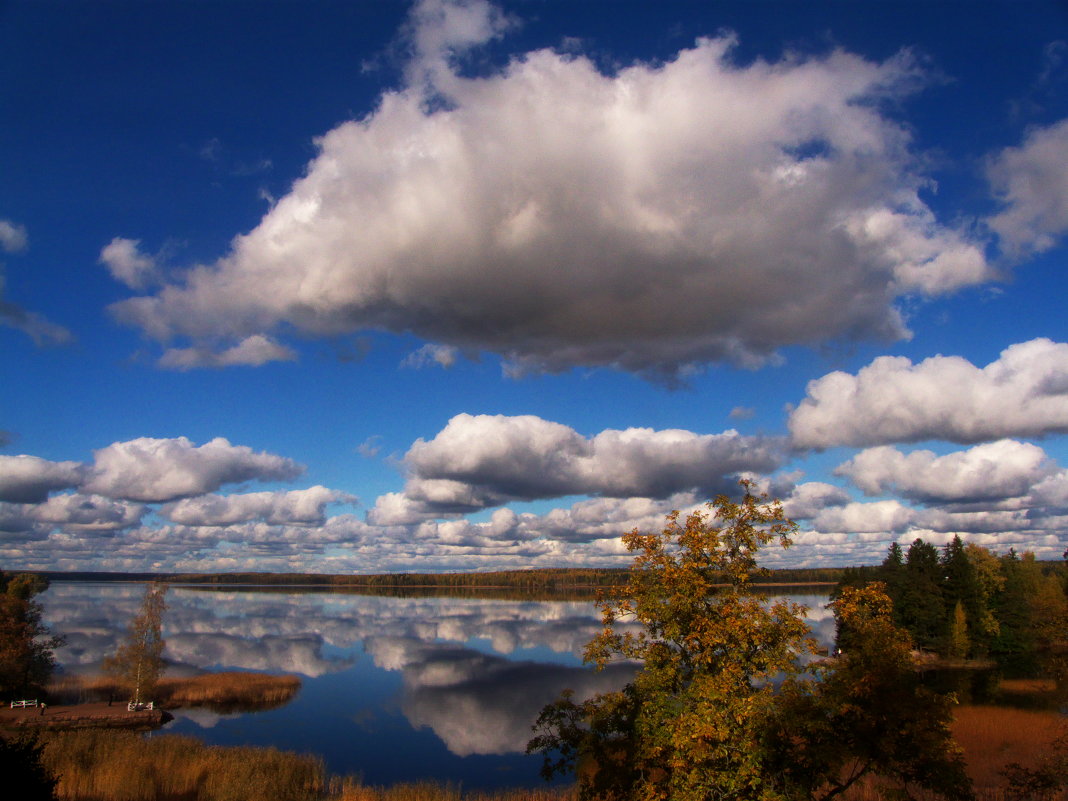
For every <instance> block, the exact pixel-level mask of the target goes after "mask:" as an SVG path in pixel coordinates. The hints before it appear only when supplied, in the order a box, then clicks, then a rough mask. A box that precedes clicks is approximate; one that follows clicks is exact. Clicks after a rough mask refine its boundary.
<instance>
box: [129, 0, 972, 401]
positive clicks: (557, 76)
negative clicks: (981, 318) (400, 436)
mask: <svg viewBox="0 0 1068 801" xmlns="http://www.w3.org/2000/svg"><path fill="white" fill-rule="evenodd" d="M506 27H507V25H506V21H504V20H503V18H501V17H500V15H499V14H498V13H497V12H495V11H494V10H493V9H492V7H490V6H488V5H487V4H485V3H476V2H469V3H454V2H439V1H437V0H435V2H426V3H422V4H420V5H419V6H418V7H417V9H416V11H415V12H414V15H413V22H412V27H411V31H410V36H411V38H412V40H413V45H412V49H413V52H414V55H413V62H412V63H413V69H412V71H410V72H409V78H410V81H411V84H410V85H409V86H408V87H406V88H404V89H402V90H400V91H396V92H390V93H387V94H385V95H383V97H382V98H381V101H380V103H379V104H378V107H377V108H376V109H375V111H374V112H372V113H371V114H369V115H368V116H367V117H365V118H363V119H361V120H354V121H350V122H346V123H344V124H342V125H339V126H338V127H337V128H335V129H333V130H332V131H329V132H328V133H327V134H325V135H324V136H323V137H322V138H321V139H320V140H319V142H318V146H319V154H318V156H317V157H316V158H315V159H314V160H313V161H312V162H311V163H310V164H309V165H308V168H307V171H306V175H305V176H304V177H303V178H301V179H300V180H298V181H297V182H296V183H295V184H294V185H293V187H292V189H291V190H290V192H289V193H288V194H287V195H286V196H285V197H283V198H281V199H280V200H279V201H278V202H277V203H276V204H274V205H273V206H272V208H271V209H270V211H269V212H268V213H267V214H266V215H265V216H264V218H263V219H262V220H261V222H260V224H259V225H258V226H257V227H256V228H255V229H254V230H252V231H251V232H250V233H248V234H247V235H241V236H237V237H236V238H235V239H234V240H233V243H232V246H231V249H230V251H229V253H227V254H226V255H225V256H223V257H222V258H220V259H219V260H218V261H216V262H215V263H211V264H203V265H200V266H197V267H195V268H194V269H192V270H190V271H188V272H187V273H186V274H185V275H184V276H183V277H182V278H181V279H180V280H178V281H176V282H174V283H170V284H168V285H166V286H164V287H163V288H162V289H160V290H159V291H158V292H157V293H156V294H153V295H148V296H144V297H138V298H131V299H128V300H126V301H123V302H121V303H119V304H117V305H116V306H114V307H113V311H114V313H115V314H116V316H117V317H118V318H119V319H120V320H122V321H125V322H127V323H130V324H133V325H136V326H138V327H140V328H142V329H143V330H144V331H145V332H146V333H147V334H149V335H150V336H152V337H155V338H156V339H158V340H160V341H161V342H164V343H170V342H172V341H173V340H174V339H175V338H176V337H177V338H189V339H191V340H193V348H194V349H203V348H207V347H208V344H205V343H211V344H212V345H214V344H217V343H218V342H220V341H226V342H231V341H240V340H244V339H246V338H247V337H250V336H254V335H267V334H268V333H270V332H272V331H275V330H277V329H278V328H286V327H292V328H294V329H296V330H298V331H300V332H302V333H304V334H309V335H320V336H329V335H335V334H338V333H342V332H351V331H356V330H366V329H376V330H385V331H393V332H411V333H414V334H416V335H417V336H420V337H422V338H424V339H426V340H428V341H430V342H434V343H439V345H441V346H446V347H452V348H458V349H460V350H463V351H472V352H479V351H490V352H494V353H497V354H500V355H501V356H502V357H504V358H505V359H506V360H507V361H508V362H509V363H510V366H511V372H512V373H522V372H529V371H559V370H565V369H568V368H571V367H574V366H576V365H605V366H613V367H616V368H619V369H623V370H629V371H635V372H639V373H643V374H655V375H659V376H662V377H666V378H668V379H669V380H670V379H673V378H677V377H678V376H680V375H685V374H686V372H687V371H688V370H692V369H693V366H694V365H697V364H702V363H707V362H711V361H719V360H730V361H734V362H738V363H743V364H759V363H762V362H764V361H766V360H768V359H769V358H773V357H774V354H775V351H776V349H777V348H779V347H781V346H784V345H788V344H794V343H818V342H823V341H826V340H828V339H834V338H845V339H870V338H876V339H894V338H899V337H902V336H905V335H906V334H907V332H906V329H905V326H904V324H903V322H902V320H901V318H900V316H899V314H898V312H897V310H896V309H895V308H894V301H895V298H896V297H898V296H899V295H901V294H902V293H913V292H920V293H927V294H932V293H941V292H946V291H950V290H952V289H955V288H957V287H960V286H966V285H970V284H974V283H977V282H980V281H985V280H987V279H988V278H989V277H990V271H989V269H988V266H987V265H986V263H985V261H984V259H983V255H982V248H981V246H980V244H979V243H977V242H976V241H974V240H972V239H970V238H969V237H968V236H967V235H965V234H963V233H961V232H959V231H956V230H953V229H950V228H947V227H945V226H943V225H940V224H939V223H938V222H937V221H936V220H935V218H934V217H933V215H932V213H931V210H930V209H929V208H928V207H927V206H926V205H924V203H923V202H922V201H921V200H920V198H919V194H918V192H919V190H920V188H921V187H922V186H923V184H924V178H923V176H921V175H919V174H918V172H917V171H916V163H915V161H914V160H913V159H912V158H911V156H910V154H909V152H908V146H909V139H908V134H907V132H906V130H905V129H904V127H903V126H901V125H899V124H897V123H896V122H894V121H892V120H891V119H889V118H888V117H887V116H885V115H884V114H883V113H882V112H881V111H880V109H881V108H882V105H881V104H880V102H879V101H881V100H882V99H885V98H886V97H898V96H901V95H902V94H904V93H905V92H907V91H910V90H911V88H912V87H913V86H915V85H916V83H917V81H916V80H915V79H916V77H917V75H918V69H917V68H916V66H915V65H914V63H913V62H912V61H911V60H910V59H909V58H908V57H907V56H899V57H896V58H893V59H890V60H888V61H886V62H883V63H872V62H869V61H865V60H864V59H862V58H860V57H857V56H853V55H850V54H848V53H844V52H841V51H835V52H832V53H830V54H827V55H825V56H822V57H807V58H806V57H801V56H791V57H790V58H788V59H784V60H783V61H781V62H778V63H767V62H763V61H756V62H754V63H751V64H747V65H739V64H737V63H735V62H734V61H733V60H732V55H731V50H732V47H733V45H734V41H733V39H732V38H730V37H721V38H717V39H701V40H699V41H698V42H697V43H696V44H695V45H694V46H693V47H692V48H690V49H688V50H683V51H681V52H679V53H678V54H677V55H676V57H675V58H672V59H669V60H667V61H666V62H664V63H662V64H640V63H639V64H634V65H632V66H629V67H625V68H622V69H620V70H619V71H618V72H616V73H614V74H604V73H602V72H599V71H598V70H597V68H596V67H595V66H594V65H593V63H592V62H591V61H590V60H588V59H587V58H585V57H582V56H575V55H571V54H561V53H555V52H550V51H546V50H542V51H536V52H531V53H527V54H525V55H524V56H522V57H517V58H515V59H514V60H513V61H512V62H511V63H510V64H509V65H508V66H507V67H506V68H505V69H504V70H502V71H501V72H499V73H497V74H491V75H488V76H484V77H477V78H470V77H463V76H462V75H461V74H460V73H459V72H458V71H456V69H455V67H450V66H449V63H450V58H451V57H450V54H451V55H452V56H455V54H456V53H457V52H458V51H463V50H464V49H465V48H469V47H471V46H473V45H475V44H477V43H479V42H481V41H484V40H486V39H488V38H491V37H493V36H496V35H499V34H500V33H501V32H502V31H503V30H504V29H505V28H506ZM201 360H203V359H201Z"/></svg>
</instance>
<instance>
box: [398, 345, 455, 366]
mask: <svg viewBox="0 0 1068 801" xmlns="http://www.w3.org/2000/svg"><path fill="white" fill-rule="evenodd" d="M457 356H459V351H457V350H456V348H453V347H449V346H448V345H434V344H430V343H428V344H426V345H423V346H422V347H421V348H419V349H418V350H415V351H413V352H412V353H409V354H408V355H407V356H406V357H405V359H404V361H403V362H401V365H402V366H404V367H415V368H420V367H434V366H435V365H436V366H438V367H444V368H445V369H446V370H447V369H449V368H450V367H452V366H453V365H454V364H456V358H457Z"/></svg>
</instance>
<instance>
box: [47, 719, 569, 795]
mask: <svg viewBox="0 0 1068 801" xmlns="http://www.w3.org/2000/svg"><path fill="white" fill-rule="evenodd" d="M42 742H43V743H44V752H43V757H44V763H45V765H46V767H47V768H48V769H49V770H50V771H51V772H52V773H53V774H54V775H56V776H59V784H58V785H57V787H56V794H57V797H58V798H60V799H63V801H252V799H270V801H460V800H461V799H464V801H571V798H572V796H571V794H570V791H568V790H550V789H542V788H535V789H532V790H510V791H504V792H500V793H492V794H487V793H470V792H462V791H461V790H460V789H459V788H456V787H450V786H447V785H441V784H436V783H429V782H427V783H413V784H400V785H396V786H393V787H370V786H367V785H364V784H362V783H360V782H359V781H357V780H355V779H352V778H344V779H343V778H339V777H334V776H330V775H328V774H327V772H326V769H325V768H324V766H323V762H322V760H321V759H319V758H317V757H312V756H306V755H301V754H291V753H286V752H283V751H278V750H277V749H274V748H244V747H227V748H224V747H221V746H207V745H204V743H202V742H200V741H199V740H197V739H195V738H192V737H184V736H179V735H163V736H156V737H152V738H142V737H139V736H138V735H135V734H132V733H130V732H110V731H108V732H101V731H81V732H58V733H48V734H45V735H43V736H42Z"/></svg>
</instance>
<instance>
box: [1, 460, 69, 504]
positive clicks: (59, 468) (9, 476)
mask: <svg viewBox="0 0 1068 801" xmlns="http://www.w3.org/2000/svg"><path fill="white" fill-rule="evenodd" d="M85 471H86V468H85V466H84V465H82V464H81V463H80V462H51V461H48V460H47V459H41V458H40V457H37V456H28V455H22V456H0V501H6V502H10V503H40V502H41V501H44V500H45V499H46V498H47V497H48V494H49V493H50V492H52V491H53V490H60V489H70V488H71V487H76V486H78V484H80V483H81V482H82V480H83V479H84V478H85Z"/></svg>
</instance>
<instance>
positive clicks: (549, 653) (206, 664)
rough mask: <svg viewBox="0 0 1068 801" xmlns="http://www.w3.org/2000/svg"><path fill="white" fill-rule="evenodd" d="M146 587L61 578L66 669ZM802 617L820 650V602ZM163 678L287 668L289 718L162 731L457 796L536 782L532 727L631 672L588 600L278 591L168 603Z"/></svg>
mask: <svg viewBox="0 0 1068 801" xmlns="http://www.w3.org/2000/svg"><path fill="white" fill-rule="evenodd" d="M143 592H144V586H143V585H141V584H111V583H100V584H96V583H76V582H55V583H53V585H52V587H51V588H50V589H49V590H48V591H47V592H46V593H45V594H44V595H42V596H41V599H40V600H41V601H42V604H43V605H44V608H45V620H46V622H47V623H48V625H49V626H50V627H51V628H52V630H53V631H54V632H55V633H58V634H63V635H64V636H66V638H67V645H66V647H64V648H62V649H60V650H59V651H57V654H56V656H57V660H58V662H59V664H60V665H61V667H62V669H63V670H65V671H69V672H74V673H88V674H93V673H98V672H99V671H100V662H101V660H102V659H103V658H104V657H105V656H107V655H109V654H111V653H113V652H114V650H115V647H116V644H117V643H118V641H119V638H120V637H121V636H122V634H123V632H124V630H125V626H126V625H127V623H128V622H129V620H130V619H131V618H132V617H133V615H134V614H136V612H137V610H138V608H139V605H140V600H141V596H142V595H143ZM794 600H798V601H800V602H802V603H805V604H807V605H808V606H809V607H810V623H811V624H812V625H813V629H814V633H815V634H816V635H817V637H818V638H819V639H820V640H821V641H822V642H823V643H824V644H829V643H830V641H831V639H833V635H834V623H833V619H831V617H830V615H829V613H828V612H827V611H826V610H825V609H824V608H823V605H824V604H826V602H827V598H826V596H825V595H822V596H819V595H817V596H807V597H796V598H794ZM167 604H168V608H167V612H166V615H165V616H164V632H163V634H164V637H165V638H166V640H167V648H166V651H165V652H164V656H165V658H166V660H167V663H168V670H167V673H166V675H168V676H180V675H191V674H195V673H200V672H203V671H218V670H257V671H266V672H269V673H294V674H297V675H299V676H300V677H301V679H302V681H303V686H302V689H301V691H300V693H299V694H298V695H297V697H296V698H295V699H294V700H293V701H292V702H291V703H289V704H287V705H286V706H284V707H281V708H278V709H273V710H268V711H263V712H255V713H238V714H228V715H223V714H217V713H214V712H210V711H205V710H178V711H176V712H175V713H174V714H175V720H174V721H173V722H172V723H170V724H168V726H167V727H166V730H167V731H171V732H175V733H182V734H191V735H194V736H196V737H199V738H200V739H202V740H204V741H206V742H208V743H211V744H219V745H270V746H275V747H277V748H282V749H286V750H293V751H300V752H307V753H314V754H318V755H321V756H322V757H323V759H324V760H325V762H326V765H327V768H328V769H329V770H330V771H331V772H334V773H338V774H358V775H360V776H362V777H363V780H364V781H365V782H368V783H371V784H392V783H395V782H399V781H412V780H418V779H434V780H438V781H447V782H453V783H462V785H463V786H464V787H467V788H472V789H474V788H486V789H492V788H498V787H509V786H536V785H538V784H540V783H541V779H540V778H539V777H538V767H539V766H540V759H539V758H538V757H528V756H526V755H524V754H523V750H524V748H525V746H526V743H527V740H529V739H530V736H531V731H530V727H531V724H532V723H533V722H534V719H535V718H536V717H537V714H538V712H539V711H540V709H541V708H542V706H544V705H545V704H546V703H548V702H550V701H552V700H553V699H554V698H556V697H557V696H558V695H559V694H560V692H561V691H562V690H563V689H565V688H571V689H573V690H575V692H576V694H577V695H579V696H583V695H592V694H595V693H599V692H607V691H610V690H614V689H617V688H618V687H620V686H621V685H622V684H624V683H625V682H626V681H627V680H628V679H629V677H630V675H631V670H632V669H631V668H629V667H628V666H625V665H617V666H613V667H610V668H609V669H607V670H605V671H603V672H601V673H596V672H594V671H592V670H590V669H589V668H586V667H584V666H583V665H582V650H583V648H584V646H585V644H586V643H587V642H588V641H589V640H590V639H591V638H592V637H593V636H594V635H595V634H596V633H597V632H598V631H599V630H600V615H599V613H598V612H597V610H596V608H595V607H594V605H593V603H592V602H586V601H544V600H533V599H532V600H494V599H484V598H450V597H422V598H412V597H387V596H372V595H353V594H347V593H344V594H343V593H330V592H308V591H301V590H294V589H289V588H286V589H285V590H281V591H280V590H279V589H277V588H270V589H266V588H265V589H263V590H262V591H257V590H251V591H250V590H245V589H243V590H240V591H236V590H235V591H228V590H218V589H213V590H204V589H199V588H197V589H194V588H188V587H175V588H172V589H171V590H170V592H169V593H168V595H167Z"/></svg>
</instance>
